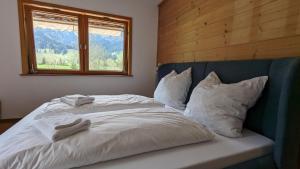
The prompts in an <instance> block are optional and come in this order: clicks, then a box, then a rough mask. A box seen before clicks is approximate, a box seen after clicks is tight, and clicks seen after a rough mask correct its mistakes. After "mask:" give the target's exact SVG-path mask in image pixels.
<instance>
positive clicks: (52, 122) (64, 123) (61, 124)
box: [40, 114, 82, 130]
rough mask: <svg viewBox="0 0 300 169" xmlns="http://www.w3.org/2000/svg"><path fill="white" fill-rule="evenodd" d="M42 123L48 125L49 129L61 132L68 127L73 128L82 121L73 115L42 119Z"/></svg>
mask: <svg viewBox="0 0 300 169" xmlns="http://www.w3.org/2000/svg"><path fill="white" fill-rule="evenodd" d="M40 120H41V121H43V122H44V123H47V124H48V125H49V127H51V128H53V129H55V130H59V129H64V128H67V127H72V126H74V125H76V124H78V123H80V122H81V121H82V119H81V118H80V117H79V116H75V115H73V114H63V115H59V116H49V117H47V118H41V119H40Z"/></svg>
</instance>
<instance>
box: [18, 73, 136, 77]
mask: <svg viewBox="0 0 300 169" xmlns="http://www.w3.org/2000/svg"><path fill="white" fill-rule="evenodd" d="M20 76H104V77H133V75H131V74H130V75H127V74H98V73H97V74H96V73H73V74H69V73H60V74H51V73H49V74H47V73H27V74H26V73H22V74H20Z"/></svg>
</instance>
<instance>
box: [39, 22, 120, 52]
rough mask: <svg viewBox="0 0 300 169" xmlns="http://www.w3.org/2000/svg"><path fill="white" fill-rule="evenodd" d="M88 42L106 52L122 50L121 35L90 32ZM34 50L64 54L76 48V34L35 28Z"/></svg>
mask: <svg viewBox="0 0 300 169" xmlns="http://www.w3.org/2000/svg"><path fill="white" fill-rule="evenodd" d="M89 38H90V44H93V45H98V46H101V48H102V49H103V50H105V51H106V53H114V52H120V51H123V37H120V36H101V35H99V34H90V36H89ZM34 39H35V48H36V50H41V49H52V50H54V52H55V53H56V54H66V53H67V51H68V49H74V50H78V34H76V33H74V32H70V31H60V30H53V29H44V28H35V29H34Z"/></svg>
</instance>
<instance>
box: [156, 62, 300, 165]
mask: <svg viewBox="0 0 300 169" xmlns="http://www.w3.org/2000/svg"><path fill="white" fill-rule="evenodd" d="M189 67H192V79H193V83H192V86H191V88H190V91H189V95H188V98H187V101H188V100H189V97H190V94H191V92H192V90H193V88H194V87H195V86H196V85H197V84H198V83H199V82H200V81H201V80H202V79H204V78H205V77H206V76H207V75H208V74H209V73H210V72H212V71H215V72H216V73H217V74H218V75H219V77H220V79H221V80H222V81H223V82H224V83H235V82H239V81H241V80H245V79H250V78H254V77H257V76H269V80H268V83H267V85H266V88H265V90H264V92H263V94H262V97H261V98H260V99H259V100H258V102H257V104H256V105H255V106H254V107H253V108H251V109H250V110H249V112H248V114H247V118H246V121H245V124H244V125H245V128H248V129H250V130H253V131H255V132H257V133H260V134H262V135H264V136H266V137H268V138H270V139H272V140H274V141H275V146H274V153H273V158H274V161H275V163H276V166H277V168H280V169H281V168H284V169H292V168H296V166H297V165H298V164H297V161H298V156H299V142H300V141H299V140H300V127H299V126H300V125H299V124H300V59H299V58H287V59H276V60H248V61H217V62H193V63H174V64H165V65H161V66H159V68H158V72H157V82H159V80H160V79H161V78H162V77H164V76H165V75H166V74H168V73H170V72H171V71H172V70H175V71H176V72H177V73H180V72H182V71H183V70H185V69H187V68H189Z"/></svg>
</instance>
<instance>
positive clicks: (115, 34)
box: [19, 0, 132, 75]
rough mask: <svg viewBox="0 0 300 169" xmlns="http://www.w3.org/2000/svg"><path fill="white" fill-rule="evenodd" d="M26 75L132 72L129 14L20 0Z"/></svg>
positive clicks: (118, 73)
mask: <svg viewBox="0 0 300 169" xmlns="http://www.w3.org/2000/svg"><path fill="white" fill-rule="evenodd" d="M19 15H20V32H21V46H22V70H23V74H72V75H73V74H79V75H131V24H132V19H131V18H129V17H123V16H116V15H111V14H104V13H99V12H93V11H87V10H82V9H76V8H71V7H64V6H60V5H53V4H48V3H43V2H37V1H31V0H19Z"/></svg>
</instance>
